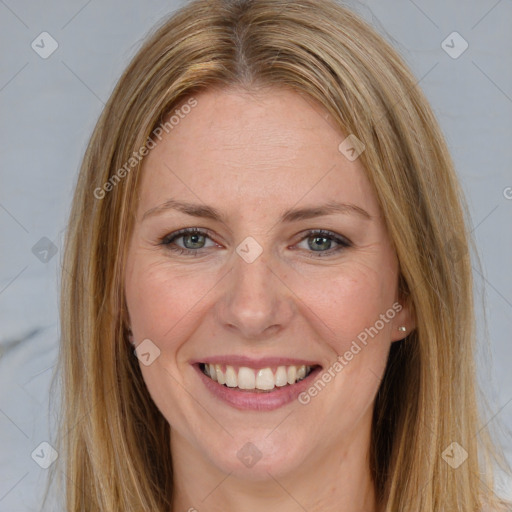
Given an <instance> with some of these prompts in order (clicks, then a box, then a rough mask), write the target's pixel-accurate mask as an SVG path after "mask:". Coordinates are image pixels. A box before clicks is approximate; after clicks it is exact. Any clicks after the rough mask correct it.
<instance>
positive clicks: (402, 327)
mask: <svg viewBox="0 0 512 512" xmlns="http://www.w3.org/2000/svg"><path fill="white" fill-rule="evenodd" d="M398 330H399V331H400V332H405V331H407V327H405V326H404V325H401V326H400V327H399V328H398Z"/></svg>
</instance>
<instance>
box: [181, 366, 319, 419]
mask: <svg viewBox="0 0 512 512" xmlns="http://www.w3.org/2000/svg"><path fill="white" fill-rule="evenodd" d="M228 362H229V363H231V364H227V362H226V359H224V358H221V357H215V358H211V359H210V360H208V361H202V362H201V361H194V362H191V364H192V367H193V368H194V369H195V370H196V372H197V375H198V376H199V379H200V380H201V381H202V382H203V384H204V386H205V387H206V389H207V390H208V391H209V393H210V396H211V397H212V398H214V399H216V400H220V401H221V402H223V403H225V404H227V405H229V406H231V407H233V408H235V409H239V410H243V411H248V410H252V411H258V412H260V411H271V410H274V409H277V408H279V407H282V406H284V405H287V404H290V403H292V402H293V401H294V400H297V398H298V396H299V395H300V393H302V392H303V391H305V390H306V389H307V388H308V386H310V385H312V382H313V381H314V379H315V378H316V376H317V375H318V374H319V373H320V372H321V371H322V366H320V365H319V364H315V363H312V362H309V364H306V363H308V362H307V361H298V360H295V361H294V360H291V359H287V360H285V359H282V358H279V359H277V358H274V359H272V358H268V359H265V360H260V361H255V360H249V359H248V358H245V357H242V356H241V357H230V358H229V360H228ZM248 364H249V365H250V366H248Z"/></svg>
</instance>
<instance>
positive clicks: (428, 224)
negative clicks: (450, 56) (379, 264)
mask: <svg viewBox="0 0 512 512" xmlns="http://www.w3.org/2000/svg"><path fill="white" fill-rule="evenodd" d="M213 87H241V88H245V89H247V90H251V89H257V88H263V87H264V88H267V87H268V88H273V87H285V88H288V89H290V90H293V91H298V92H301V93H305V94H306V95H308V97H310V98H312V99H314V100H317V101H318V102H320V104H321V105H323V107H324V108H325V109H326V111H328V112H329V113H330V114H331V116H332V117H333V119H334V121H335V122H336V123H337V124H338V126H339V128H340V130H341V131H342V132H343V133H345V134H354V135H355V136H356V137H357V138H358V139H360V140H361V141H363V142H364V144H365V146H366V149H365V151H364V152H363V153H362V154H361V156H360V158H361V160H362V163H363V165H364V167H365V170H366V173H367V177H368V179H369V181H370V183H371V184H372V186H373V189H374V190H375V193H376V195H377V198H378V201H379V203H380V207H381V209H382V212H383V215H384V218H385V221H386V225H387V228H388V230H389V234H390V237H391V240H392V243H393V244H394V247H395V250H396V254H397V256H398V260H399V266H400V278H399V286H400V290H401V293H402V295H403V296H404V297H407V299H408V300H410V301H411V304H412V305H413V308H414V314H415V319H416V329H415V330H414V331H413V332H412V333H411V334H410V335H409V336H408V337H407V338H406V339H405V340H403V341H401V342H396V343H393V344H392V348H391V351H390V354H389V360H388V363H387V368H386V371H385V374H384V377H383V380H382V383H381V385H380V388H379V391H378V394H377V397H376V401H375V405H374V413H373V424H372V437H371V459H370V469H371V473H372V476H373V479H374V484H375V489H376V492H377V497H378V501H379V506H380V509H381V510H382V511H383V512H411V511H416V512H420V511H421V512H438V511H441V510H443V511H449V512H452V511H464V512H475V511H481V510H483V509H484V506H489V507H490V508H491V509H492V510H500V508H499V507H500V506H507V504H506V503H505V502H504V501H503V500H500V499H499V498H498V497H497V496H496V495H495V493H494V491H493V490H492V489H494V480H493V478H492V469H493V465H494V463H495V461H497V460H498V461H499V463H500V465H502V464H506V462H505V460H504V459H503V458H500V456H499V452H498V451H497V450H496V449H495V447H494V445H493V444H492V441H491V438H490V435H489V434H488V431H487V428H480V427H481V424H482V423H483V422H482V419H481V415H482V412H481V411H480V407H479V400H478V389H479V388H478V385H477V379H476V374H475V364H474V358H475V354H474V352H475V339H476V335H475V319H474V305H473V289H472V286H473V282H472V275H471V262H470V247H471V240H470V238H469V236H468V230H467V227H466V224H467V213H466V212H467V208H466V207H465V206H464V205H465V203H464V198H463V194H462V191H461V188H460V186H459V184H458V181H457V178H456V174H455V171H454V166H453V163H452V161H451V158H450V156H449V152H448V150H447V147H446V144H445V141H444V138H443V135H442V133H441V131H440V129H439V126H438V123H437V122H436V119H435V117H434V115H433V113H432V111H431V108H430V107H429V105H428V102H427V101H426V99H425V97H424V96H423V94H422V92H421V91H420V89H419V87H418V85H417V81H416V79H415V78H414V76H413V75H412V74H411V72H410V71H409V70H408V68H407V67H406V65H405V64H404V62H403V61H402V59H401V58H400V57H399V56H398V54H397V52H396V51H395V50H394V49H393V48H392V47H391V46H390V44H388V43H387V42H386V41H385V40H384V39H383V38H382V37H381V36H380V35H378V34H377V33H376V32H375V31H374V30H373V29H372V28H371V27H369V26H368V25H367V24H366V23H365V22H364V21H362V20H361V19H360V18H359V17H358V16H356V15H355V14H354V13H352V12H351V11H350V10H348V9H346V8H344V7H343V6H341V5H339V4H338V3H337V2H336V1H335V0H293V1H283V0H252V1H251V0H247V1H243V0H238V1H229V0H195V1H192V2H189V3H188V4H187V5H185V6H184V7H182V8H181V9H179V10H178V11H176V12H175V13H174V14H173V15H172V16H171V17H170V18H168V19H166V20H165V22H164V23H163V24H161V25H160V26H159V27H157V28H156V29H155V31H154V32H153V33H152V35H151V36H150V37H149V38H148V39H147V40H146V41H145V42H144V44H143V46H142V48H141V49H140V50H139V51H138V53H137V54H136V56H135V57H134V58H133V60H132V61H131V63H130V64H129V66H128V67H127V69H126V70H125V72H124V73H123V75H122V76H121V78H120V79H119V81H118V83H117V85H116V87H115V89H114V91H113V93H112V95H111V97H110V99H109V100H108V102H107V104H106V106H105V108H104V110H103V112H102V114H101V116H100V118H99V120H98V123H97V125H96V127H95V129H94V132H93V134H92V137H91V139H90V141H89V144H88V147H87V150H86V153H85V156H84V158H83V163H82V166H81V170H80V173H79V177H78V182H77V186H76V190H75V195H74V199H73V203H72V210H71V215H70V220H69V227H68V231H67V235H66V242H65V253H64V259H63V273H62V289H61V334H62V340H61V351H60V360H59V367H60V369H61V372H62V382H61V386H62V399H63V404H62V419H61V425H60V431H59V436H58V440H59V452H60V454H61V457H60V460H62V462H63V463H64V468H63V473H64V474H65V477H66V478H65V481H64V484H63V485H64V493H65V499H66V507H67V508H66V510H67V511H68V512H119V511H123V512H140V511H141V510H151V511H153V512H159V511H160V512H164V511H166V512H168V511H169V510H171V504H172V492H173V474H172V465H171V454H170V453H169V451H168V447H169V446H170V440H169V438H170V428H169V425H168V423H167V421H166V420H165V418H164V417H163V416H162V414H161V413H160V411H159V410H158V409H157V407H156V406H155V404H154V403H153V401H152V399H151V397H150V395H149V393H148V391H147V389H146V386H145V383H144V381H143V378H142V375H141V371H140V368H139V364H138V360H137V359H136V358H135V357H133V354H132V352H133V347H131V346H130V344H129V343H128V341H127V309H126V304H125V299H124V283H123V275H124V265H125V260H126V253H127V247H128V243H129V240H130V236H131V233H132V227H133V223H134V207H133V205H134V204H135V201H136V199H137V194H138V190H139V186H140V176H141V167H142V162H143V158H136V155H139V156H140V148H142V147H143V146H144V145H146V144H147V142H148V139H149V138H150V137H151V136H152V134H153V133H154V130H155V129H156V127H158V126H159V125H160V123H162V122H163V121H164V120H165V119H166V118H167V116H169V114H170V113H172V111H173V110H174V109H175V108H176V107H177V106H179V105H180V104H182V103H183V102H184V101H186V100H187V99H190V98H191V97H192V96H193V95H194V94H197V93H198V92H200V91H201V90H205V89H208V88H213ZM131 158H135V160H133V161H132V160H130V159H131ZM126 162H130V166H129V167H128V168H126V167H125V171H126V172H124V173H123V175H122V177H121V178H122V179H120V169H122V168H123V166H125V164H126ZM106 183H110V188H109V189H108V193H105V194H103V193H99V192H98V190H106V189H107V188H106V187H108V186H107V185H106ZM452 442H457V443H458V444H459V445H460V446H461V447H463V449H464V450H465V451H466V452H467V453H468V458H467V460H466V461H465V462H464V463H463V464H462V465H461V466H460V467H459V468H457V469H454V468H452V467H451V466H450V465H449V464H448V463H447V462H445V460H444V459H443V452H444V451H445V450H446V449H447V447H449V446H450V445H451V443H452Z"/></svg>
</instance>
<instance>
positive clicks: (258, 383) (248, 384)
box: [200, 363, 314, 391]
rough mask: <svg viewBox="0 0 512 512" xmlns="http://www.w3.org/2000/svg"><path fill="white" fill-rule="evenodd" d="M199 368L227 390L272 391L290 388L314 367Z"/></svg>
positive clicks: (206, 365)
mask: <svg viewBox="0 0 512 512" xmlns="http://www.w3.org/2000/svg"><path fill="white" fill-rule="evenodd" d="M200 368H201V370H202V372H203V373H204V374H205V375H206V376H207V377H209V378H210V379H212V380H214V381H215V382H218V383H219V384H222V385H224V386H226V387H228V388H237V389H238V390H253V391H254V390H259V391H272V390H273V389H274V388H276V387H279V388H281V387H285V386H290V385H292V384H295V383H297V382H299V381H301V380H302V379H305V378H306V377H307V376H308V375H309V374H310V373H311V372H312V370H313V368H314V367H313V366H306V365H300V366H297V365H289V366H277V367H274V368H271V367H266V368H259V369H254V368H249V367H247V366H240V367H237V366H231V365H223V364H210V363H201V364H200Z"/></svg>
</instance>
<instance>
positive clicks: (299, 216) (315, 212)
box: [141, 199, 372, 223]
mask: <svg viewBox="0 0 512 512" xmlns="http://www.w3.org/2000/svg"><path fill="white" fill-rule="evenodd" d="M168 210H177V211H179V212H182V213H185V214H186V215H190V216H192V217H201V218H205V219H212V220H216V221H220V222H223V223H225V222H226V219H225V218H224V216H223V215H222V214H221V213H220V212H219V211H218V210H217V209H216V208H214V207H212V206H208V205H201V204H194V203H187V202H185V201H177V200H175V199H169V200H167V201H165V203H162V204H161V205H159V206H155V207H154V208H150V209H149V210H148V211H146V212H145V213H144V215H143V216H142V219H141V221H143V220H145V219H146V218H148V217H153V216H154V215H157V214H159V213H162V212H165V211H168ZM334 213H343V214H356V215H358V216H360V217H362V218H364V219H366V220H370V219H371V218H372V216H371V215H370V214H369V213H368V212H367V211H366V210H364V209H363V208H361V207H360V206H356V205H355V204H351V203H337V202H329V203H326V204H324V205H322V206H314V207H308V208H295V209H293V208H292V209H290V210H286V211H285V212H284V213H283V214H282V215H281V218H280V222H287V223H290V222H297V221H300V220H306V219H311V218H313V217H321V216H324V215H332V214H334Z"/></svg>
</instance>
